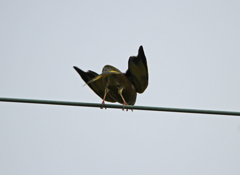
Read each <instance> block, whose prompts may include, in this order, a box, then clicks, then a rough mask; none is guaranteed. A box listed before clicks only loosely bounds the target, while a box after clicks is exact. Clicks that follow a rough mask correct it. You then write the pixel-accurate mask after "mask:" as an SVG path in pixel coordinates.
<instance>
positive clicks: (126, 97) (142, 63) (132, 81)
mask: <svg viewBox="0 0 240 175" xmlns="http://www.w3.org/2000/svg"><path fill="white" fill-rule="evenodd" d="M73 68H74V69H75V70H76V71H77V72H78V74H79V75H80V76H81V77H82V79H83V80H84V81H85V83H86V84H87V85H88V86H89V87H90V88H91V89H92V90H93V91H94V92H95V93H96V94H97V95H98V96H99V97H100V98H101V99H103V101H102V105H103V106H104V104H105V101H108V102H113V103H114V102H118V103H121V104H123V109H124V107H125V105H134V104H135V102H136V98H137V93H143V92H144V91H145V89H146V88H147V86H148V66H147V60H146V56H145V54H144V51H143V47H142V46H140V47H139V50H138V55H137V56H131V57H130V58H129V60H128V70H127V71H126V73H122V72H121V71H120V70H118V69H117V68H115V67H113V66H110V65H106V66H104V67H103V69H102V74H100V75H99V74H97V73H96V72H93V71H90V70H89V71H87V72H84V71H82V70H81V69H79V68H78V67H75V66H74V67H73Z"/></svg>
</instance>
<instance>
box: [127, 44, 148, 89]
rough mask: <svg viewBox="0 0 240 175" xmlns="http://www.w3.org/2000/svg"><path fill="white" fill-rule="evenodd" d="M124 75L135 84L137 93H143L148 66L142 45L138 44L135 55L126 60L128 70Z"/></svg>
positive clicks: (145, 86)
mask: <svg viewBox="0 0 240 175" xmlns="http://www.w3.org/2000/svg"><path fill="white" fill-rule="evenodd" d="M125 76H126V77H127V78H128V79H129V80H130V82H131V83H132V84H133V85H134V86H135V89H136V91H137V92H138V93H143V92H144V91H145V89H146V88H147V86H148V67H147V60H146V56H145V54H144V51H143V47H142V46H140V47H139V50H138V55H137V56H131V57H130V58H129V60H128V70H127V72H126V73H125Z"/></svg>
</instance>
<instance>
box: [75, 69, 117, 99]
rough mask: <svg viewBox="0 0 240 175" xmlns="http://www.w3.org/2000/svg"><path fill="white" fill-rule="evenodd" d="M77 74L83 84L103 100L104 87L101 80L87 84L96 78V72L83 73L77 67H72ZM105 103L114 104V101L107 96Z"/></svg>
mask: <svg viewBox="0 0 240 175" xmlns="http://www.w3.org/2000/svg"><path fill="white" fill-rule="evenodd" d="M73 68H74V69H75V70H76V71H77V72H78V74H79V75H80V76H81V77H82V79H83V80H84V81H85V83H86V84H87V85H88V86H89V87H90V88H91V89H92V90H93V91H94V92H95V93H96V94H97V95H98V96H99V97H100V98H101V99H103V97H104V93H105V87H104V86H103V82H102V78H100V79H98V80H96V81H94V82H91V83H88V82H89V81H91V80H92V79H94V78H95V77H97V76H98V74H97V73H96V72H93V71H90V70H89V71H87V72H84V71H82V70H81V69H79V68H78V67H75V66H74V67H73ZM105 101H108V102H116V100H114V99H112V98H111V97H110V96H109V95H108V94H107V96H106V98H105Z"/></svg>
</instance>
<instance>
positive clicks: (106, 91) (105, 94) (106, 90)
mask: <svg viewBox="0 0 240 175" xmlns="http://www.w3.org/2000/svg"><path fill="white" fill-rule="evenodd" d="M108 91H109V89H108V88H105V93H104V97H103V101H102V107H100V108H101V109H102V108H103V106H104V104H105V102H104V101H105V98H106V96H107V93H108ZM105 109H106V107H105Z"/></svg>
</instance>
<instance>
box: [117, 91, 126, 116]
mask: <svg viewBox="0 0 240 175" xmlns="http://www.w3.org/2000/svg"><path fill="white" fill-rule="evenodd" d="M122 91H123V88H120V89H118V93H119V95H120V96H121V97H122V99H123V109H122V110H123V111H124V107H125V106H126V105H128V104H127V102H126V101H125V99H124V98H123V96H122Z"/></svg>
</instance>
